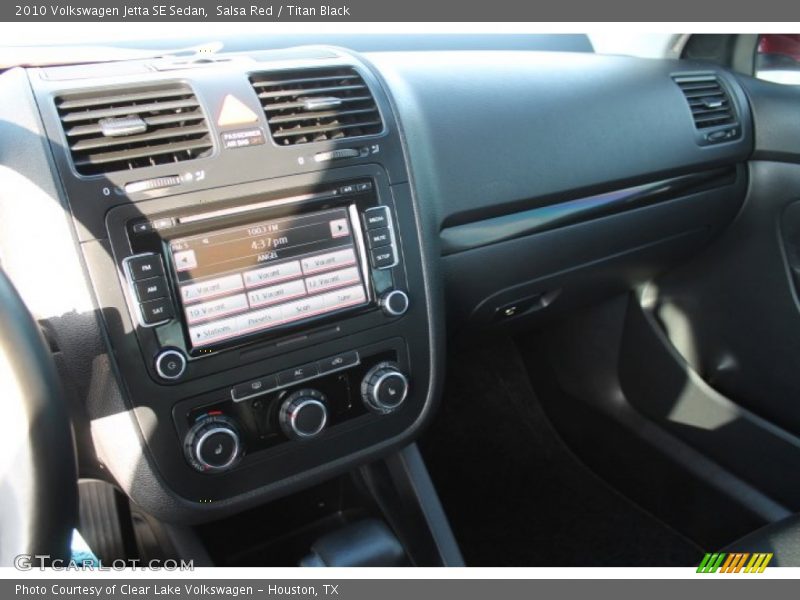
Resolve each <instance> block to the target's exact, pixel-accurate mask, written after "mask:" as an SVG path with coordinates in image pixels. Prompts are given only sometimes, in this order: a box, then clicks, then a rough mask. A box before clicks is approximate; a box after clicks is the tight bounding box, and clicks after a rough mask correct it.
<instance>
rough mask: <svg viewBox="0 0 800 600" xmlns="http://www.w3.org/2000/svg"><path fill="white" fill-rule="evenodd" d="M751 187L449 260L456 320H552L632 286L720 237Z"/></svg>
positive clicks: (741, 185)
mask: <svg viewBox="0 0 800 600" xmlns="http://www.w3.org/2000/svg"><path fill="white" fill-rule="evenodd" d="M745 186H746V178H745V177H744V175H743V173H742V172H740V174H739V176H738V178H737V180H736V181H735V182H734V183H731V184H729V185H726V186H722V187H720V188H718V189H714V190H709V191H705V192H701V193H697V194H692V195H689V196H684V197H681V198H678V199H675V200H671V201H666V202H661V203H659V204H655V205H652V206H649V207H644V208H639V209H636V210H631V211H627V212H623V213H619V214H616V215H611V216H606V217H602V218H598V219H594V220H589V221H586V222H584V223H578V224H574V225H570V226H566V227H561V228H558V229H554V230H551V231H545V232H542V233H538V234H535V235H530V236H525V237H520V238H517V239H514V240H510V241H507V242H502V243H497V244H494V245H491V246H486V247H483V248H478V249H475V250H469V251H465V252H459V253H457V254H453V255H450V256H446V257H444V258H443V259H442V261H443V268H444V271H445V274H446V283H447V298H448V303H447V305H448V308H449V312H448V321H449V322H451V323H453V324H456V323H463V322H465V321H470V322H472V323H473V324H476V325H479V326H487V325H496V324H498V323H500V322H508V323H511V322H513V321H514V320H516V319H518V318H520V317H523V316H530V317H533V316H541V317H549V316H551V315H552V314H553V313H563V312H564V311H565V310H567V309H570V308H574V307H575V306H578V305H582V304H584V305H585V304H588V303H590V302H591V301H592V300H594V299H596V298H598V297H601V296H603V295H608V294H610V293H613V292H619V291H624V290H625V289H630V288H631V287H632V286H634V285H636V284H637V283H641V282H644V281H646V280H647V279H648V278H650V277H652V276H653V275H654V274H656V273H658V272H659V271H660V270H663V269H664V268H665V267H666V266H668V265H670V264H674V263H675V262H677V261H678V260H679V259H685V258H687V257H688V256H690V255H691V254H692V253H693V252H696V251H697V250H698V249H700V248H701V247H702V246H703V244H705V243H707V242H708V241H709V240H710V239H712V237H713V236H714V235H715V234H716V233H717V232H718V231H719V230H720V229H721V228H723V227H724V226H725V225H727V224H728V223H729V222H730V221H731V220H732V219H733V217H734V215H735V214H736V212H737V211H738V210H739V207H740V206H741V202H742V200H743V198H744V193H745V189H746V187H745ZM514 307H518V308H517V310H515V312H514V313H512V314H504V311H506V310H509V309H511V308H514Z"/></svg>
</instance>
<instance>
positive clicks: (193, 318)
mask: <svg viewBox="0 0 800 600" xmlns="http://www.w3.org/2000/svg"><path fill="white" fill-rule="evenodd" d="M243 310H247V297H246V296H245V295H244V294H237V295H235V296H225V297H224V298H219V299H217V300H209V301H208V302H201V303H200V304H191V305H189V306H187V307H186V310H185V311H184V312H185V313H186V321H187V322H188V323H197V322H198V321H207V320H210V319H218V318H220V317H224V316H227V315H230V314H232V313H237V312H241V311H243Z"/></svg>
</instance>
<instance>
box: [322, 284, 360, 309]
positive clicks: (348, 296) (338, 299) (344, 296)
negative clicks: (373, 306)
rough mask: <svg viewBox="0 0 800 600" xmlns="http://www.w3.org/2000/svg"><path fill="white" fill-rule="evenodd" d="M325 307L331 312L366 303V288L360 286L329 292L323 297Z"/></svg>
mask: <svg viewBox="0 0 800 600" xmlns="http://www.w3.org/2000/svg"><path fill="white" fill-rule="evenodd" d="M321 298H322V299H323V302H324V303H325V306H326V307H327V308H329V309H331V310H338V309H340V308H345V307H347V306H353V305H355V304H361V303H362V302H364V301H366V299H367V296H366V294H364V288H363V286H360V285H354V286H351V287H349V288H344V289H343V290H336V291H335V292H328V293H327V294H323V295H322V296H321Z"/></svg>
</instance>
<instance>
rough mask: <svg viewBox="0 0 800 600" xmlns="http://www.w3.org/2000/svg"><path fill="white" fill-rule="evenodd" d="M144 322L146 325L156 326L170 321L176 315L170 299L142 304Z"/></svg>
mask: <svg viewBox="0 0 800 600" xmlns="http://www.w3.org/2000/svg"><path fill="white" fill-rule="evenodd" d="M141 308H142V320H143V321H144V324H145V325H155V324H156V323H160V322H162V321H169V320H170V319H171V318H172V317H173V316H174V313H173V311H172V303H171V302H170V300H169V298H162V299H160V300H151V301H150V302H142V304H141Z"/></svg>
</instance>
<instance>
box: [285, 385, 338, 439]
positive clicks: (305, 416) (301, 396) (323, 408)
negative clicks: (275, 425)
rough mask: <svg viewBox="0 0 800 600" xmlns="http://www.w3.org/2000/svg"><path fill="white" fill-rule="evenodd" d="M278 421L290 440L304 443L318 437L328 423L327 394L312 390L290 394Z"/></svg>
mask: <svg viewBox="0 0 800 600" xmlns="http://www.w3.org/2000/svg"><path fill="white" fill-rule="evenodd" d="M278 421H279V423H280V426H281V430H282V431H283V433H285V434H286V437H288V438H290V439H293V440H298V441H304V440H310V439H312V438H314V437H316V436H318V435H319V434H320V433H322V430H323V429H325V425H327V423H328V407H327V400H326V398H325V394H323V393H322V392H319V391H317V390H312V389H303V390H298V391H296V392H294V393H293V394H290V395H289V396H287V397H286V399H285V400H284V401H283V404H282V405H281V408H280V411H279V413H278Z"/></svg>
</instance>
